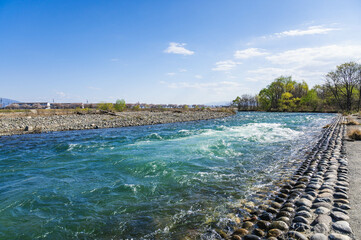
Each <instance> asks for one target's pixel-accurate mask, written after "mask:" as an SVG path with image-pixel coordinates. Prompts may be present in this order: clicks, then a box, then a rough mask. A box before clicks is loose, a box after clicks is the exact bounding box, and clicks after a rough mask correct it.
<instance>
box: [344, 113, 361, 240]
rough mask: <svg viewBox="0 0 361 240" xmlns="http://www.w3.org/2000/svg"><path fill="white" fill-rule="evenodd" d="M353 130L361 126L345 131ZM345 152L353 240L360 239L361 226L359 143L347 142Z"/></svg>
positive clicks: (349, 127) (360, 152) (360, 121)
mask: <svg viewBox="0 0 361 240" xmlns="http://www.w3.org/2000/svg"><path fill="white" fill-rule="evenodd" d="M352 118H353V120H355V121H357V122H359V123H361V120H360V119H358V118H357V117H352ZM353 129H361V126H360V125H349V126H347V131H350V130H353ZM345 137H347V136H345ZM346 152H347V159H348V162H349V169H350V194H349V196H350V205H351V209H350V225H351V228H352V229H353V230H354V235H355V239H361V229H360V227H359V226H360V224H361V211H360V209H361V188H360V186H361V176H360V172H361V142H360V141H347V142H346Z"/></svg>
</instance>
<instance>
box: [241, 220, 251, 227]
mask: <svg viewBox="0 0 361 240" xmlns="http://www.w3.org/2000/svg"><path fill="white" fill-rule="evenodd" d="M251 227H253V223H252V222H250V221H247V222H244V223H243V224H242V228H245V229H250V228H251Z"/></svg>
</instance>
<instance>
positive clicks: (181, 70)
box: [179, 68, 187, 72]
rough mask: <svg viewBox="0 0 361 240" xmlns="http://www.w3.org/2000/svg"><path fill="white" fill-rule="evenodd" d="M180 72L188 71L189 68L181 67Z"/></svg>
mask: <svg viewBox="0 0 361 240" xmlns="http://www.w3.org/2000/svg"><path fill="white" fill-rule="evenodd" d="M179 72H187V69H184V68H181V69H179Z"/></svg>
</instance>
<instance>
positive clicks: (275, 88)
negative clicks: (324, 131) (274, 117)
mask: <svg viewBox="0 0 361 240" xmlns="http://www.w3.org/2000/svg"><path fill="white" fill-rule="evenodd" d="M232 105H233V106H235V107H237V108H238V110H240V111H243V110H246V111H247V110H262V111H283V112H348V113H349V112H352V111H360V106H361V65H360V64H357V63H355V62H348V63H344V64H341V65H339V66H337V67H336V70H335V71H331V72H329V73H328V74H327V75H326V81H325V83H324V84H323V85H316V86H314V87H313V88H312V89H309V87H308V84H307V83H306V82H305V81H302V82H297V81H295V80H293V79H292V77H291V76H281V77H278V78H276V79H275V80H274V81H273V82H272V83H271V84H270V85H268V86H267V87H266V88H264V89H262V90H261V91H260V92H259V93H258V94H257V95H256V96H252V95H247V94H246V95H242V96H241V97H237V98H236V99H234V100H233V102H232Z"/></svg>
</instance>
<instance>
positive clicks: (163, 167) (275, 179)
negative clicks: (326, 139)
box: [0, 112, 335, 239]
mask: <svg viewBox="0 0 361 240" xmlns="http://www.w3.org/2000/svg"><path fill="white" fill-rule="evenodd" d="M333 117H335V115H334V114H309V113H250V112H245V113H238V114H237V115H236V116H232V117H228V118H224V119H217V120H208V121H199V122H187V123H175V124H164V125H155V126H142V127H128V128H118V129H97V130H86V131H71V132H55V133H44V134H34V135H22V136H9V137H1V138H0V149H1V155H0V239H127V238H128V239H131V238H133V239H184V237H186V236H188V237H190V238H203V239H206V238H211V234H209V233H210V229H213V228H215V227H221V226H226V225H227V224H232V222H235V221H237V220H236V218H237V217H242V214H246V212H244V213H243V212H242V210H241V209H239V206H240V202H242V201H243V200H248V201H254V202H256V203H257V201H262V196H261V197H260V196H258V197H255V192H256V190H259V189H268V190H272V189H274V188H276V187H277V183H279V182H280V181H282V179H285V178H287V176H289V175H290V174H292V172H293V171H294V170H295V169H296V168H297V166H298V165H299V163H300V161H301V160H302V159H303V156H304V154H305V152H306V151H307V150H308V149H309V147H310V146H311V145H312V144H314V143H315V142H316V141H317V139H318V137H319V135H320V134H321V131H322V126H324V125H326V124H327V123H329V122H330V121H331V119H332V118H333ZM264 197H265V198H266V197H267V196H264ZM237 208H238V211H236V212H235V209H237Z"/></svg>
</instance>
